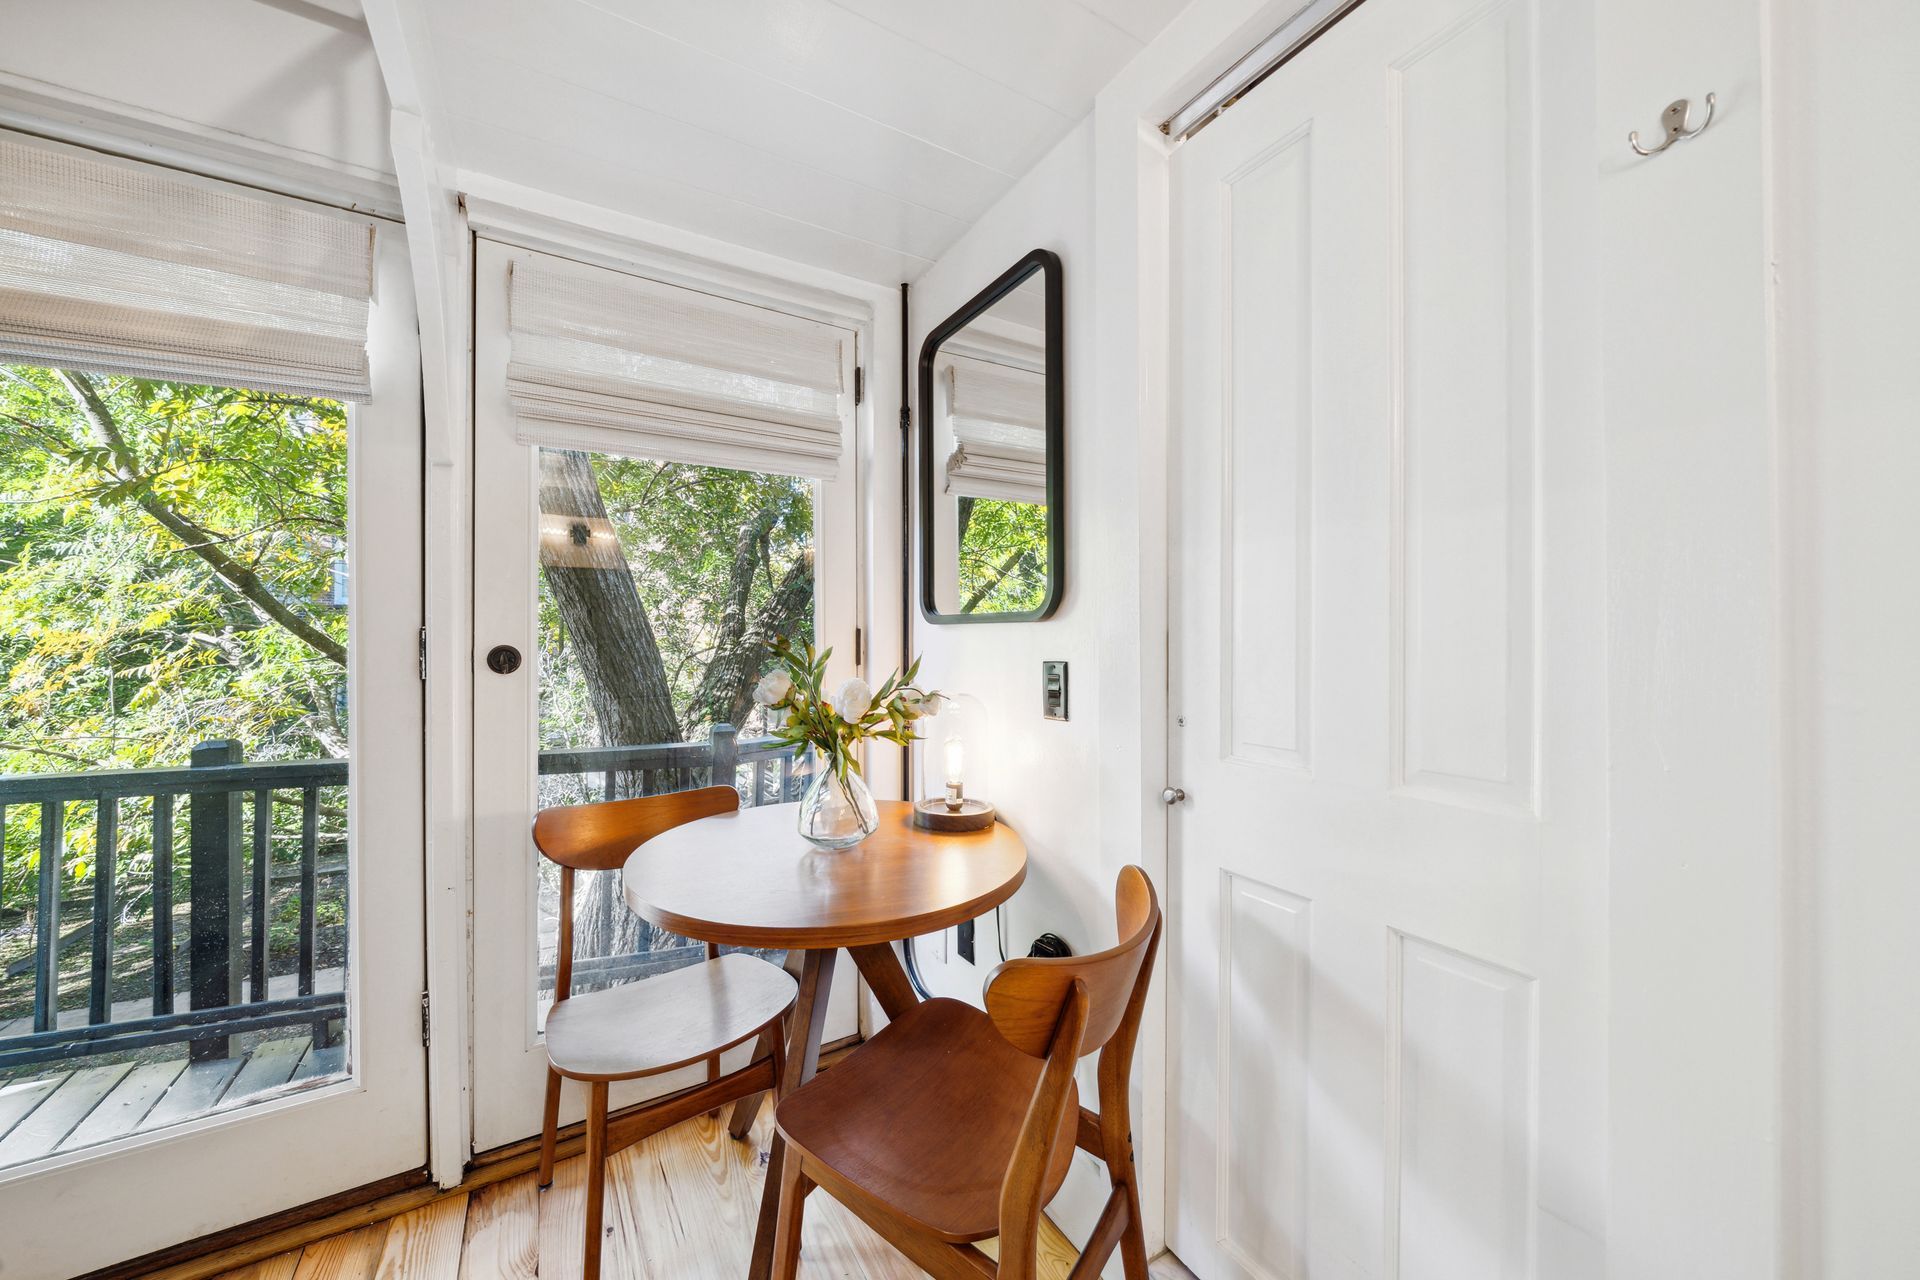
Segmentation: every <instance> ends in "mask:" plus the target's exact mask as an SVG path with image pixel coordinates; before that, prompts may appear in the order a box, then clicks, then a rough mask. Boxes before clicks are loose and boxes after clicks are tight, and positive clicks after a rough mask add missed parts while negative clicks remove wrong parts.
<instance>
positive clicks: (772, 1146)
mask: <svg viewBox="0 0 1920 1280" xmlns="http://www.w3.org/2000/svg"><path fill="white" fill-rule="evenodd" d="M835 955H836V952H835V951H834V950H832V949H828V950H825V951H806V952H802V953H800V966H799V967H800V972H799V974H798V975H797V976H798V977H799V979H800V994H799V996H798V997H797V998H796V999H795V1000H794V1002H793V1013H792V1015H791V1021H790V1022H789V1024H788V1027H787V1054H786V1061H785V1062H784V1063H783V1064H782V1070H781V1072H780V1079H779V1081H778V1087H777V1089H776V1090H775V1092H774V1099H775V1100H776V1101H778V1100H779V1099H781V1098H784V1097H786V1096H787V1095H788V1094H789V1093H791V1092H793V1091H794V1090H795V1089H798V1088H799V1087H800V1086H801V1085H803V1084H805V1083H806V1082H807V1081H809V1080H811V1079H813V1073H814V1071H815V1069H816V1068H818V1067H819V1065H820V1032H821V1029H822V1028H823V1027H824V1026H825V1025H826V1021H827V994H828V992H829V991H831V990H832V988H833V962H834V958H835ZM788 961H789V967H791V962H792V954H791V953H789V956H788ZM786 1155H787V1144H786V1141H785V1140H784V1139H783V1138H781V1136H780V1131H779V1130H778V1129H775V1130H774V1133H773V1138H772V1140H771V1142H770V1143H769V1144H768V1148H767V1182H766V1186H765V1187H764V1188H762V1190H761V1192H760V1222H759V1225H758V1226H757V1227H756V1228H755V1229H754V1233H753V1259H752V1261H751V1262H750V1263H749V1264H748V1267H747V1280H767V1277H768V1276H770V1275H771V1274H772V1272H773V1229H774V1227H775V1226H776V1225H777V1223H778V1220H779V1217H780V1171H781V1169H782V1168H783V1167H784V1166H785V1164H786Z"/></svg>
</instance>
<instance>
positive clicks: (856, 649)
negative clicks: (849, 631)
mask: <svg viewBox="0 0 1920 1280" xmlns="http://www.w3.org/2000/svg"><path fill="white" fill-rule="evenodd" d="M866 653H867V634H866V632H864V631H862V630H861V629H860V628H859V627H855V628H854V629H853V665H854V666H856V667H857V666H859V665H860V663H861V660H862V659H863V658H865V657H866Z"/></svg>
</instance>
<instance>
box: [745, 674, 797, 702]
mask: <svg viewBox="0 0 1920 1280" xmlns="http://www.w3.org/2000/svg"><path fill="white" fill-rule="evenodd" d="M792 692H793V677H792V676H790V675H788V674H787V673H786V672H784V671H780V670H774V671H769V672H767V674H765V675H763V676H761V677H760V683H759V684H757V685H755V686H754V687H753V700H754V701H755V702H757V703H759V704H760V705H761V706H763V707H771V706H775V705H777V704H778V703H781V702H784V701H786V698H787V695H788V694H790V693H792Z"/></svg>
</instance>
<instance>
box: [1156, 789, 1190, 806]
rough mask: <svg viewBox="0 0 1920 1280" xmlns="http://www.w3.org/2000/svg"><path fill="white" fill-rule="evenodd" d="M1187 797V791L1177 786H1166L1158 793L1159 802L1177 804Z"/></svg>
mask: <svg viewBox="0 0 1920 1280" xmlns="http://www.w3.org/2000/svg"><path fill="white" fill-rule="evenodd" d="M1186 798H1187V793H1186V792H1185V791H1182V790H1181V789H1180V788H1179V787H1168V788H1167V789H1166V790H1165V791H1162V792H1161V793H1160V803H1161V804H1179V803H1180V802H1181V801H1183V800H1185V799H1186Z"/></svg>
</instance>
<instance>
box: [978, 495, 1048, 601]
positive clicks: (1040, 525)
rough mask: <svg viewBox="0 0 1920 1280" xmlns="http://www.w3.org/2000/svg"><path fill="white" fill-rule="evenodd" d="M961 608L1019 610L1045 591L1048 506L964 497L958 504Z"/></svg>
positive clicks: (1039, 597)
mask: <svg viewBox="0 0 1920 1280" xmlns="http://www.w3.org/2000/svg"><path fill="white" fill-rule="evenodd" d="M956 505H957V508H958V515H959V528H958V531H957V537H956V539H955V541H956V542H957V544H958V545H959V548H960V563H959V579H960V582H959V586H960V612H961V613H976V612H977V613H1018V612H1023V611H1025V610H1028V609H1037V608H1039V607H1040V601H1041V600H1043V599H1044V598H1045V597H1046V594H1047V508H1046V505H1045V504H1044V503H1038V502H1006V501H1002V500H999V499H990V498H965V497H963V498H961V499H960V500H959V502H958V503H957V504H956Z"/></svg>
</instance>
